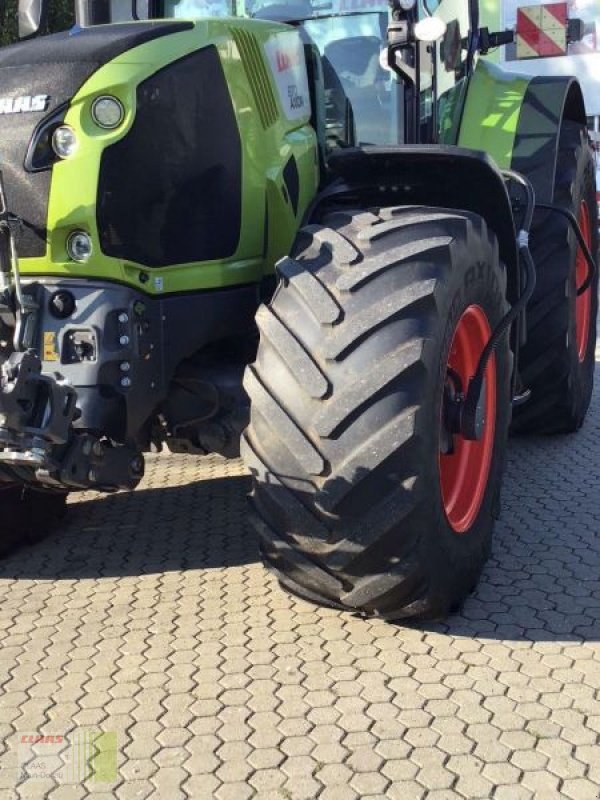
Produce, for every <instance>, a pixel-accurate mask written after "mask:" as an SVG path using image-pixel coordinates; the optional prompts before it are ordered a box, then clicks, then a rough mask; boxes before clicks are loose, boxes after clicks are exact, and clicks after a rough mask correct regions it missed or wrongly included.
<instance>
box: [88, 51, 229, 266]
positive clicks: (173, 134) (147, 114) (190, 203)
mask: <svg viewBox="0 0 600 800" xmlns="http://www.w3.org/2000/svg"><path fill="white" fill-rule="evenodd" d="M241 201H242V154H241V142H240V136H239V131H238V127H237V122H236V118H235V114H234V111H233V106H232V103H231V98H230V96H229V90H228V87H227V83H226V81H225V75H224V73H223V68H222V66H221V62H220V59H219V56H218V53H217V50H216V48H214V47H207V48H204V49H202V50H199V51H198V52H196V53H193V54H192V55H189V56H186V57H185V58H183V59H180V60H179V61H176V62H174V63H173V64H170V65H169V66H168V67H165V68H164V69H162V70H160V71H159V72H156V73H155V74H154V75H152V77H150V78H148V79H147V80H146V81H144V82H143V83H141V84H140V85H139V87H138V90H137V113H136V118H135V121H134V123H133V126H132V128H131V130H130V131H129V133H128V134H127V135H126V136H125V137H124V138H123V139H121V140H120V141H119V142H117V143H116V144H114V145H113V146H112V147H109V148H107V149H106V150H105V151H104V154H103V157H102V164H101V171H100V180H99V185H98V204H97V218H98V230H99V233H100V241H101V245H102V250H103V252H104V253H105V254H106V255H109V256H113V257H115V258H122V259H126V260H130V261H135V262H137V263H140V264H144V265H145V266H148V267H162V266H168V265H172V264H184V263H190V262H197V261H210V260H213V259H220V258H227V257H229V256H231V255H233V253H234V252H235V251H236V249H237V246H238V242H239V236H240V226H241Z"/></svg>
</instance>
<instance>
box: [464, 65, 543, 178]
mask: <svg viewBox="0 0 600 800" xmlns="http://www.w3.org/2000/svg"><path fill="white" fill-rule="evenodd" d="M530 80H531V78H530V77H526V76H522V75H516V74H515V73H512V72H510V73H509V72H504V71H503V70H501V69H500V68H499V67H497V66H496V65H495V64H490V63H489V62H486V61H483V60H481V59H479V60H478V62H477V65H476V67H475V70H474V72H473V75H472V76H471V78H470V80H469V85H468V88H467V93H466V99H465V102H464V108H463V109H462V116H461V120H460V127H459V133H458V140H457V142H456V144H458V145H460V146H461V147H467V148H470V149H472V150H483V151H485V152H486V153H488V154H489V155H490V156H491V157H492V158H493V159H494V161H495V162H496V164H497V165H498V166H499V167H500V168H501V169H509V168H510V165H511V161H512V155H513V148H514V143H515V136H516V134H517V130H518V126H519V116H520V113H521V107H522V105H523V100H524V97H525V92H526V91H527V87H528V85H529V82H530ZM456 105H457V107H458V106H459V104H456ZM458 111H460V108H457V111H455V113H458Z"/></svg>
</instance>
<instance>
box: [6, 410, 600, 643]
mask: <svg viewBox="0 0 600 800" xmlns="http://www.w3.org/2000/svg"><path fill="white" fill-rule="evenodd" d="M590 416H592V415H590ZM598 428H599V425H598V421H597V420H594V418H593V417H592V418H591V419H590V420H589V421H588V423H586V425H585V426H584V428H583V430H582V431H581V432H580V433H578V434H577V435H576V436H569V437H554V438H531V439H513V440H512V441H511V444H510V449H509V459H508V465H507V474H506V479H505V484H504V492H503V513H502V518H501V519H500V520H499V522H498V523H497V525H496V529H495V535H494V547H493V554H492V557H491V558H490V560H489V562H488V564H487V566H486V568H485V570H484V573H483V576H482V579H481V582H480V584H479V586H478V587H477V589H476V590H475V592H474V594H473V595H472V596H471V597H469V598H468V600H467V602H466V603H465V605H464V607H463V608H462V610H461V611H460V612H459V613H456V614H454V615H452V616H451V617H450V618H448V619H447V620H446V621H445V622H443V623H436V624H421V625H420V626H418V627H421V628H423V629H424V630H427V631H438V632H439V633H441V634H446V635H450V636H454V637H456V636H465V637H481V638H486V639H507V640H534V641H538V640H539V641H552V640H560V641H569V640H572V641H582V640H600V501H599V500H598V491H599V488H600V474H599V473H600V458H599V457H598V453H599V448H600V445H599V442H600V431H599V429H598ZM171 463H172V462H171ZM165 481H166V483H167V485H166V486H165V487H164V488H151V489H141V490H138V491H136V492H133V493H121V494H116V495H112V496H105V497H101V498H98V497H97V496H90V495H87V496H86V497H83V498H82V499H81V501H79V502H78V501H75V502H73V503H72V504H71V506H70V513H69V516H68V518H67V520H66V521H65V523H64V524H63V526H62V527H61V529H60V530H58V531H56V532H54V533H52V534H51V535H49V536H48V538H46V539H45V540H44V541H42V542H40V543H38V544H36V545H34V546H32V547H24V548H22V549H21V550H20V551H18V552H17V553H14V554H13V555H12V556H10V557H9V558H7V559H6V560H5V561H3V562H1V563H0V578H17V579H18V578H35V579H41V580H49V579H61V578H62V579H66V578H103V577H109V576H127V575H141V574H151V573H156V572H171V571H185V570H194V569H213V568H225V567H233V566H239V565H244V564H249V563H254V562H256V561H258V560H259V555H258V546H257V540H256V534H255V532H254V530H253V529H252V527H251V526H250V525H249V524H248V507H247V502H246V494H247V493H248V491H249V488H250V484H249V479H248V478H247V477H243V476H241V477H240V476H237V477H216V478H213V479H212V480H211V479H207V480H201V481H197V482H193V483H190V484H187V485H183V486H169V485H168V481H169V468H168V465H167V468H166V469H165Z"/></svg>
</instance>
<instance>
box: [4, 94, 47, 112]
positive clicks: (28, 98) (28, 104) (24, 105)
mask: <svg viewBox="0 0 600 800" xmlns="http://www.w3.org/2000/svg"><path fill="white" fill-rule="evenodd" d="M48 100H50V96H49V95H47V94H35V95H30V94H25V95H20V96H19V97H0V114H24V113H26V112H28V111H45V110H46V109H47V108H48Z"/></svg>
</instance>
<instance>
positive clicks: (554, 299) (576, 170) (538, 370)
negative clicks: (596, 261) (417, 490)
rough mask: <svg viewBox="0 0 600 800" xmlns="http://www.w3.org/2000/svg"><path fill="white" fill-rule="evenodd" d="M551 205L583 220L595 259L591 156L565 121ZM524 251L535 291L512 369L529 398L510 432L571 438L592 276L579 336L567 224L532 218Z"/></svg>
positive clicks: (588, 332) (589, 365)
mask: <svg viewBox="0 0 600 800" xmlns="http://www.w3.org/2000/svg"><path fill="white" fill-rule="evenodd" d="M553 202H554V204H555V205H559V206H562V207H563V208H566V209H568V210H569V211H572V212H573V214H575V217H577V218H579V219H581V218H583V221H584V224H585V222H586V221H587V227H588V231H589V245H590V251H591V253H592V255H593V256H594V257H596V254H597V250H598V218H597V211H596V209H597V206H596V182H595V166H594V158H593V153H592V149H591V147H590V144H589V141H588V135H587V131H586V129H585V126H583V125H580V124H578V123H576V122H570V121H568V120H565V121H563V123H562V126H561V132H560V140H559V153H558V167H557V173H556V182H555V189H554V198H553ZM586 218H587V219H586ZM581 227H582V228H583V227H584V225H582V226H581ZM530 249H531V254H532V256H533V260H534V262H535V265H536V271H537V285H536V288H535V292H534V295H533V298H532V300H531V302H530V304H529V307H528V309H527V343H526V344H525V346H524V347H523V348H522V349H521V351H520V355H519V370H520V375H521V381H522V384H523V386H524V388H526V389H529V390H530V391H531V396H530V398H529V399H528V401H527V402H526V403H524V404H523V405H521V406H517V407H516V408H515V410H514V419H513V425H512V429H513V431H515V432H516V433H570V432H572V431H576V430H577V429H578V428H580V427H581V425H582V424H583V420H584V418H585V415H586V413H587V410H588V407H589V404H590V400H591V396H592V388H593V380H594V367H595V346H596V315H597V312H598V273H597V272H596V276H595V278H594V280H593V281H592V284H591V286H590V287H589V289H588V290H587V292H586V293H585V295H582V296H581V297H582V300H579V304H581V303H582V302H585V303H587V306H588V308H587V319H585V321H582V320H581V311H580V312H579V313H580V325H579V330H578V324H577V318H578V310H577V306H578V297H577V288H578V286H580V285H582V283H583V279H582V275H583V276H585V275H587V264H586V263H585V262H583V264H582V263H579V264H578V263H577V259H578V255H577V254H578V249H579V248H578V246H577V240H576V238H575V235H574V233H573V231H572V230H571V228H570V226H569V225H568V223H567V221H566V220H565V219H563V218H562V217H560V216H558V214H555V213H552V212H550V211H538V212H536V215H535V217H534V225H533V228H532V234H531V240H530ZM579 259H580V262H581V256H579ZM582 325H583V327H584V330H582Z"/></svg>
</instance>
